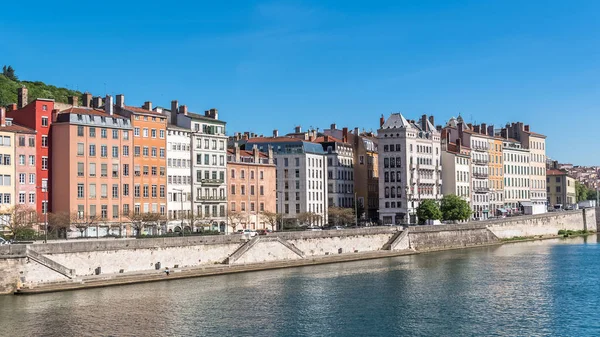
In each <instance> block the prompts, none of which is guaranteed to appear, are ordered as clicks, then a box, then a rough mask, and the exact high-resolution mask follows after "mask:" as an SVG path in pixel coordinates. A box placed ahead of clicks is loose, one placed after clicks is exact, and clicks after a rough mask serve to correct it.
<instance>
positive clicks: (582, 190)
mask: <svg viewBox="0 0 600 337" xmlns="http://www.w3.org/2000/svg"><path fill="white" fill-rule="evenodd" d="M575 193H576V194H577V202H580V201H583V200H587V197H588V188H587V186H585V185H584V184H582V183H580V182H579V181H576V182H575Z"/></svg>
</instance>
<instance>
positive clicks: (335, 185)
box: [314, 135, 354, 208]
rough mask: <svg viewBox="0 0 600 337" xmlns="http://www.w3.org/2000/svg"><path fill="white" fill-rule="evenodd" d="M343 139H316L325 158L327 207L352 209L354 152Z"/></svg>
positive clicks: (328, 137) (345, 139)
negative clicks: (321, 147)
mask: <svg viewBox="0 0 600 337" xmlns="http://www.w3.org/2000/svg"><path fill="white" fill-rule="evenodd" d="M347 140H348V139H347V135H346V138H344V139H337V138H334V137H332V136H321V137H317V138H316V139H315V140H314V142H315V143H319V144H321V145H322V146H323V150H324V151H325V157H326V158H327V202H328V207H343V208H354V151H353V150H352V146H351V145H350V144H348V142H347Z"/></svg>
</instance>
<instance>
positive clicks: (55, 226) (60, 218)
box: [48, 212, 71, 239]
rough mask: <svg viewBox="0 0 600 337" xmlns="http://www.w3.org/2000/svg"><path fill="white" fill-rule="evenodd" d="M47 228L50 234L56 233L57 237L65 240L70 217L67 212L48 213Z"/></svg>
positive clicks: (69, 225)
mask: <svg viewBox="0 0 600 337" xmlns="http://www.w3.org/2000/svg"><path fill="white" fill-rule="evenodd" d="M48 227H49V229H50V232H54V231H56V234H57V237H63V238H65V239H66V238H67V232H69V229H70V228H71V215H70V214H69V213H68V212H57V213H48Z"/></svg>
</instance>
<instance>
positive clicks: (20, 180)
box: [19, 173, 27, 184]
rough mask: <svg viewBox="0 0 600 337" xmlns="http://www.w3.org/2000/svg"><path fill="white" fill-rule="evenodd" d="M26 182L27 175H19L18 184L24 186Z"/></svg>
mask: <svg viewBox="0 0 600 337" xmlns="http://www.w3.org/2000/svg"><path fill="white" fill-rule="evenodd" d="M26 182H27V174H25V173H19V184H25V183H26Z"/></svg>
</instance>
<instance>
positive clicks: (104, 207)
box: [100, 205, 108, 219]
mask: <svg viewBox="0 0 600 337" xmlns="http://www.w3.org/2000/svg"><path fill="white" fill-rule="evenodd" d="M106 218H108V206H107V205H102V206H100V219H106Z"/></svg>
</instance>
